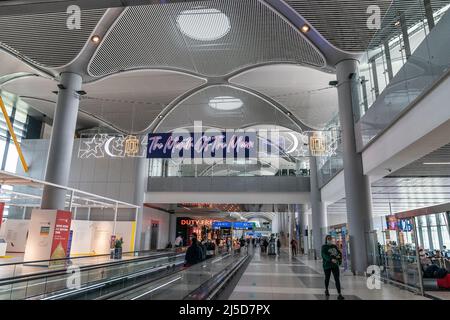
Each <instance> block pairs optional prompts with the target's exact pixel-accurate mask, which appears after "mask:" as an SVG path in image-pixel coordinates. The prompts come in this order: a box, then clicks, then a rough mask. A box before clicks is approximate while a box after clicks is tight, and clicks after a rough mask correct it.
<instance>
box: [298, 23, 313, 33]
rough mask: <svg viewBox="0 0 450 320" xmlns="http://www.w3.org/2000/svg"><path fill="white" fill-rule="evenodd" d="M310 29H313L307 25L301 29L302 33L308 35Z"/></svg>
mask: <svg viewBox="0 0 450 320" xmlns="http://www.w3.org/2000/svg"><path fill="white" fill-rule="evenodd" d="M310 29H311V28H310V27H309V26H308V25H307V24H304V25H303V26H302V27H301V28H300V31H301V32H303V33H307V32H308V31H309V30H310Z"/></svg>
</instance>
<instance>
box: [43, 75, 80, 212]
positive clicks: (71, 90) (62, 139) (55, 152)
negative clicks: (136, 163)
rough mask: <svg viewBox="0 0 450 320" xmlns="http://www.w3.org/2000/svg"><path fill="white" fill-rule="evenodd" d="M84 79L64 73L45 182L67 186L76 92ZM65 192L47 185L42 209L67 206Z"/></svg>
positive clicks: (76, 111) (75, 115) (75, 111)
mask: <svg viewBox="0 0 450 320" xmlns="http://www.w3.org/2000/svg"><path fill="white" fill-rule="evenodd" d="M81 83H82V79H81V76H80V75H78V74H75V73H70V72H64V73H62V74H61V81H60V84H59V86H58V87H59V91H58V100H57V102H56V110H55V115H54V117H53V128H52V135H51V139H50V147H49V152H48V159H47V168H46V171H45V181H47V182H51V183H54V184H58V185H62V186H67V184H68V182H69V174H70V162H71V160H72V149H73V141H74V136H75V128H76V124H77V114H78V105H79V102H80V100H79V99H80V98H79V95H78V93H77V91H79V90H81ZM65 198H66V190H64V189H60V188H56V187H52V186H44V190H43V193H42V203H41V208H42V209H62V210H64V207H65Z"/></svg>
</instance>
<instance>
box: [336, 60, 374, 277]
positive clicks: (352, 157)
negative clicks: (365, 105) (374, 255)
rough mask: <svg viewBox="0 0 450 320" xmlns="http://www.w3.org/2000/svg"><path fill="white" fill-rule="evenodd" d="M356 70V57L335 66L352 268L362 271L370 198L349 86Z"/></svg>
mask: <svg viewBox="0 0 450 320" xmlns="http://www.w3.org/2000/svg"><path fill="white" fill-rule="evenodd" d="M357 70H358V61H356V60H343V61H341V62H340V63H338V64H337V65H336V71H337V80H338V87H337V88H338V100H339V117H340V122H341V131H342V144H343V160H344V179H345V199H346V204H347V222H348V226H349V235H350V251H351V258H352V270H353V272H354V273H363V272H365V271H366V268H367V263H368V258H367V244H366V242H367V241H366V235H367V234H368V232H369V231H371V230H372V201H371V192H370V183H369V178H368V177H367V176H365V175H364V173H363V166H362V159H361V154H360V153H358V152H357V150H356V141H355V128H354V117H353V108H352V105H353V103H355V106H356V105H358V104H357V101H356V100H355V99H357V96H356V95H355V96H352V87H353V81H354V80H353V79H357V77H356V76H357Z"/></svg>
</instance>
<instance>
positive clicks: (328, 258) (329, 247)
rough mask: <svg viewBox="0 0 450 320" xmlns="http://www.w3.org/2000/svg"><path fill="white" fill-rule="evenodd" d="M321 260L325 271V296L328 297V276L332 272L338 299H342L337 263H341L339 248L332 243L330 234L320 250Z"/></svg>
mask: <svg viewBox="0 0 450 320" xmlns="http://www.w3.org/2000/svg"><path fill="white" fill-rule="evenodd" d="M321 255H322V260H323V271H324V273H325V296H326V297H329V296H330V293H329V292H328V285H329V283H330V277H331V274H332V273H333V277H334V282H335V283H336V290H337V292H338V300H344V297H343V296H342V294H341V282H340V281H339V265H340V264H341V263H342V254H341V252H340V251H339V248H338V247H337V246H336V245H335V244H334V243H333V240H332V238H331V236H330V235H328V236H326V237H325V244H324V245H323V246H322V250H321Z"/></svg>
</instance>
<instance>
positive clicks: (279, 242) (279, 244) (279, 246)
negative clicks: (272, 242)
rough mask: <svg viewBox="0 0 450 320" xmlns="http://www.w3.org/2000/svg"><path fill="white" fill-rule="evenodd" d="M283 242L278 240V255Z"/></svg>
mask: <svg viewBox="0 0 450 320" xmlns="http://www.w3.org/2000/svg"><path fill="white" fill-rule="evenodd" d="M280 248H281V241H280V238H278V239H277V254H278V255H280Z"/></svg>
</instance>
